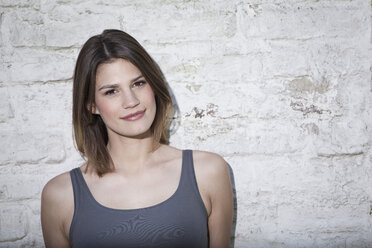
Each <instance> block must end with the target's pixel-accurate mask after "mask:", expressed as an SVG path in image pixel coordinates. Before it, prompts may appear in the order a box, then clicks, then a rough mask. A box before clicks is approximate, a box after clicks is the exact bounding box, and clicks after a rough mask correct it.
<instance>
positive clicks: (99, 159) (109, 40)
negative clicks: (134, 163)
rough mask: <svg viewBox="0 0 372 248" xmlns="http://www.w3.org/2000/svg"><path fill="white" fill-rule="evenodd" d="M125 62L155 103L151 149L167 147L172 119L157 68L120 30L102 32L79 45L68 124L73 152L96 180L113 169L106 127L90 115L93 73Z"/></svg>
mask: <svg viewBox="0 0 372 248" xmlns="http://www.w3.org/2000/svg"><path fill="white" fill-rule="evenodd" d="M118 58H121V59H125V60H127V61H129V62H131V63H132V64H133V65H135V66H136V67H137V68H138V69H139V70H140V71H141V73H142V75H143V76H144V77H145V79H146V81H147V82H148V83H149V85H150V86H151V88H152V90H153V92H154V95H155V101H156V115H155V119H154V122H153V123H152V125H151V132H152V135H153V138H154V144H153V149H155V148H156V147H157V146H158V144H159V143H162V144H166V143H168V127H169V124H170V120H171V117H172V116H171V115H172V99H171V96H170V94H169V91H168V88H167V84H166V82H165V79H164V76H163V74H162V72H161V71H160V69H159V67H158V66H157V64H156V63H155V61H154V60H153V59H152V58H151V56H150V55H149V54H148V53H147V52H146V50H145V49H144V48H143V47H142V46H141V45H140V44H139V43H138V41H137V40H135V39H134V38H133V37H132V36H130V35H129V34H127V33H125V32H123V31H120V30H113V29H110V30H104V31H103V32H102V34H99V35H95V36H93V37H91V38H89V39H88V40H87V42H86V43H85V44H84V45H83V47H82V49H81V51H80V53H79V56H78V58H77V62H76V66H75V71H74V77H73V105H72V123H73V128H74V136H75V142H76V146H77V149H78V150H79V152H80V154H81V155H82V157H83V158H86V159H87V164H88V166H93V168H94V169H95V171H96V172H97V174H98V175H99V176H102V175H103V174H105V173H107V172H110V171H112V170H113V169H114V165H113V162H112V159H111V156H110V154H109V152H108V150H107V147H106V145H107V142H108V135H107V129H106V125H105V124H104V122H103V120H102V118H101V117H100V116H99V115H95V114H93V112H92V108H93V106H94V99H95V86H96V71H97V68H98V66H99V65H100V64H102V63H109V62H112V61H113V60H115V59H118Z"/></svg>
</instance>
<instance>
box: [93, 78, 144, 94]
mask: <svg viewBox="0 0 372 248" xmlns="http://www.w3.org/2000/svg"><path fill="white" fill-rule="evenodd" d="M141 77H143V75H142V74H140V75H138V76H137V77H135V78H133V79H132V80H130V82H131V83H132V82H134V81H136V80H138V79H140V78H141ZM118 86H119V85H118V84H105V85H103V86H101V87H100V88H99V89H98V91H100V90H102V89H107V88H115V87H118Z"/></svg>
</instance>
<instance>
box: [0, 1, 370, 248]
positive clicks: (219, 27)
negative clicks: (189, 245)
mask: <svg viewBox="0 0 372 248" xmlns="http://www.w3.org/2000/svg"><path fill="white" fill-rule="evenodd" d="M105 28H118V29H122V30H124V31H127V32H128V33H130V34H131V35H133V36H134V37H136V38H137V39H138V40H139V41H140V42H141V43H142V44H143V45H144V47H145V48H146V49H147V50H148V51H149V52H150V53H151V55H152V56H153V57H154V58H155V60H156V61H157V62H158V63H159V65H160V67H161V68H162V70H163V72H164V74H165V76H166V78H167V80H168V82H169V84H170V86H171V88H172V91H173V94H174V96H175V98H176V100H177V102H178V107H179V110H180V113H179V118H178V119H177V120H178V124H177V125H176V127H177V129H176V131H175V134H174V135H173V136H172V138H171V144H172V145H174V146H177V147H179V148H192V149H202V150H209V151H213V152H217V153H220V154H221V155H223V156H224V157H225V159H226V160H227V161H228V163H229V164H230V166H231V168H232V170H233V173H234V178H235V188H236V196H237V198H236V200H237V210H236V212H237V221H236V228H235V247H372V134H371V129H372V111H371V107H372V91H371V70H370V67H371V63H372V56H371V51H372V49H371V2H370V1H368V0H350V1H346V0H320V1H319V0H289V1H286V0H251V1H248V0H247V1H245V0H146V1H144V0H91V1H83V0H76V1H73V0H59V1H48V0H0V56H1V63H0V147H1V148H0V149H1V152H0V247H43V240H42V234H41V227H40V194H41V190H42V187H43V186H44V184H45V183H46V182H47V181H48V180H49V179H50V178H52V177H53V176H55V175H57V174H59V173H61V172H64V171H67V170H70V169H71V168H74V167H76V166H78V165H79V164H80V163H81V162H82V160H81V158H80V157H79V155H78V153H77V152H76V150H75V148H74V146H73V141H72V130H71V91H72V82H71V77H72V72H73V67H74V63H75V59H76V57H77V53H78V51H79V48H80V47H81V45H82V44H83V43H84V42H85V41H86V40H87V39H88V38H89V37H90V36H91V35H94V34H98V33H100V32H102V30H103V29H105Z"/></svg>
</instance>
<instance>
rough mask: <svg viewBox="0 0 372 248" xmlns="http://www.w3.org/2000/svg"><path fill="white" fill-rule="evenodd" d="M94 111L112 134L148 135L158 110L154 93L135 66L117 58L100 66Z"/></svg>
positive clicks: (110, 134) (127, 135)
mask: <svg viewBox="0 0 372 248" xmlns="http://www.w3.org/2000/svg"><path fill="white" fill-rule="evenodd" d="M93 113H94V114H98V115H100V116H101V118H102V119H103V121H104V123H105V124H106V127H107V132H108V135H109V137H111V136H112V135H121V136H126V137H143V135H145V136H147V135H150V134H151V131H150V127H151V125H152V123H153V121H154V118H155V114H156V102H155V97H154V93H153V91H152V89H151V87H150V85H149V84H148V83H147V82H146V79H145V78H144V77H143V76H142V74H141V72H140V70H139V69H138V68H137V67H136V66H134V65H133V64H132V63H130V62H129V61H127V60H124V59H115V60H114V61H113V62H110V63H104V64H101V65H99V66H98V68H97V73H96V88H95V106H93Z"/></svg>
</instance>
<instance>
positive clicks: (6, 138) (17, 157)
mask: <svg viewBox="0 0 372 248" xmlns="http://www.w3.org/2000/svg"><path fill="white" fill-rule="evenodd" d="M0 138H1V139H0V146H1V147H2V155H1V157H0V165H4V164H30V163H31V164H32V163H39V162H42V161H45V162H47V163H56V162H62V161H63V160H64V159H65V148H64V144H63V138H62V136H61V135H59V134H57V133H54V132H38V133H36V132H31V131H28V132H16V131H14V130H9V131H6V130H2V131H1V132H0ZM61 141H62V142H61Z"/></svg>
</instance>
